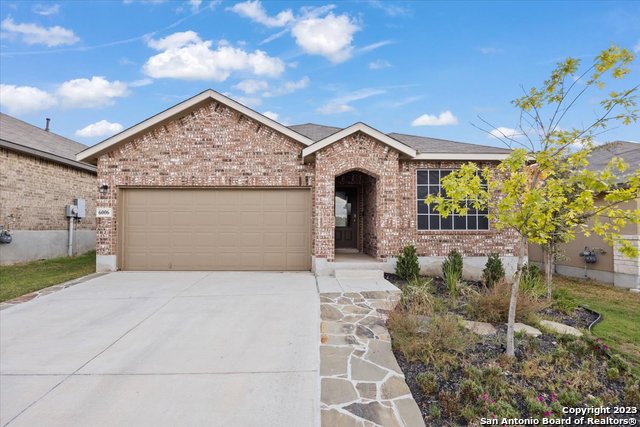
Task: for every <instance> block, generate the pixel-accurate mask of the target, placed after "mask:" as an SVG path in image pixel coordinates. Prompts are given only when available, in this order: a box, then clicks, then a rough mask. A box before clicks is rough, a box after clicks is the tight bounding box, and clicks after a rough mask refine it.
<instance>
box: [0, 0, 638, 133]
mask: <svg viewBox="0 0 640 427" xmlns="http://www.w3.org/2000/svg"><path fill="white" fill-rule="evenodd" d="M0 5H1V11H0V21H1V23H0V37H1V38H0V80H1V83H2V92H1V94H0V109H1V110H2V111H3V112H5V113H8V114H11V115H14V116H17V117H18V118H20V119H23V120H25V121H27V122H30V123H33V124H36V125H43V124H44V121H45V120H44V119H45V117H51V118H52V130H53V131H55V132H56V133H59V134H61V135H64V136H67V137H69V138H72V139H75V140H77V141H80V142H82V143H85V144H87V145H92V144H94V143H96V142H98V141H100V140H102V139H104V138H106V137H108V136H109V135H111V134H113V133H115V132H117V131H119V130H121V129H123V128H127V127H129V126H132V125H134V124H136V123H138V122H140V121H142V120H144V119H146V118H148V117H149V116H151V115H153V114H156V113H158V112H160V111H162V110H164V109H166V108H168V107H170V106H172V105H174V104H176V103H178V102H180V101H182V100H184V99H187V98H189V97H191V96H193V95H195V94H197V93H199V92H201V91H203V90H205V89H207V88H212V89H214V90H217V91H219V92H221V93H224V94H226V95H228V96H231V97H233V98H235V99H236V100H238V101H240V102H242V103H245V104H246V105H248V106H250V107H252V108H254V109H255V110H257V111H259V112H261V113H266V114H268V115H269V116H271V117H272V118H276V119H277V120H279V121H281V122H283V123H285V124H299V123H307V122H315V123H321V124H327V125H333V126H347V125H350V124H352V123H354V122H357V121H363V122H365V123H367V124H369V125H371V126H373V127H376V128H378V129H380V130H382V131H385V132H402V133H409V134H417V135H426V136H432V137H440V138H447V139H454V140H461V141H466V142H472V143H478V144H488V145H500V144H501V143H500V142H499V141H497V140H496V139H493V138H491V137H490V136H489V135H487V134H486V133H484V132H482V131H480V130H478V129H477V128H475V127H474V126H473V125H472V124H477V125H480V124H481V120H480V119H479V117H478V116H481V117H482V118H483V119H485V120H487V121H489V122H491V123H492V124H493V125H494V126H496V127H503V128H505V130H508V129H511V128H514V127H515V126H516V124H517V120H518V114H517V112H516V110H515V109H514V108H513V107H512V106H511V104H510V101H511V100H512V99H514V98H515V97H517V96H519V95H520V94H521V87H522V86H524V87H527V88H528V87H531V86H534V85H535V86H537V85H539V84H540V83H541V82H542V81H543V80H544V79H545V78H546V77H548V76H549V74H550V72H551V70H552V69H553V67H554V65H555V63H556V62H557V61H559V60H561V59H562V58H565V57H567V56H574V57H578V58H581V59H583V60H584V61H585V63H590V62H591V60H592V59H593V57H594V56H595V55H596V54H597V53H598V52H599V51H601V50H602V49H604V48H607V47H608V46H609V45H611V44H612V43H615V44H618V45H620V46H622V47H626V48H628V49H630V50H632V51H635V53H636V54H637V53H639V52H640V25H638V22H640V2H595V1H592V2H386V1H384V2H383V1H364V0H363V1H350V2H347V1H340V2H335V3H324V2H317V1H309V2H298V1H296V2H291V1H290V2H275V1H274V2H267V1H263V2H260V1H246V2H230V1H209V0H201V1H199V0H190V1H186V0H185V1H177V0H176V1H162V0H148V1H135V0H125V1H100V2H94V1H89V0H86V1H70V2H64V1H58V2H55V1H51V2H29V1H7V0H2V1H1V2H0ZM632 73H633V79H635V81H632V80H633V79H628V81H627V82H625V84H624V87H629V86H631V84H632V83H634V84H638V83H639V82H638V80H639V79H640V77H639V76H640V60H636V61H635V62H634V63H633V65H632ZM611 87H612V88H618V87H621V86H619V85H618V84H615V85H614V86H611ZM602 96H603V94H602V93H598V92H593V93H590V94H589V95H588V96H586V97H585V98H584V100H583V102H582V103H581V104H580V105H579V107H578V108H577V109H576V110H575V112H574V114H573V115H572V116H571V117H569V120H568V121H567V122H566V123H563V124H562V125H563V127H565V128H568V127H571V126H580V125H581V124H584V123H587V122H588V120H589V119H590V118H592V117H593V116H594V114H595V112H597V110H598V100H599V99H602ZM601 138H602V139H603V140H615V139H626V140H633V141H639V140H640V124H634V125H632V126H626V127H618V128H615V129H612V130H611V131H609V132H608V133H607V134H605V135H602V136H601Z"/></svg>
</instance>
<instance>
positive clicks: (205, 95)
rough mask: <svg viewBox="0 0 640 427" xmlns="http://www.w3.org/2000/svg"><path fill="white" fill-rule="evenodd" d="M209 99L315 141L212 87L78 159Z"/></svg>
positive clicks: (301, 139) (308, 142) (300, 139)
mask: <svg viewBox="0 0 640 427" xmlns="http://www.w3.org/2000/svg"><path fill="white" fill-rule="evenodd" d="M207 99H212V100H215V101H218V102H220V103H221V104H225V105H226V106H228V107H231V108H233V109H234V110H237V111H239V112H240V113H241V114H244V115H245V116H247V117H250V118H251V119H253V120H255V121H257V122H259V123H262V124H264V125H265V126H268V127H270V128H272V129H274V130H276V131H278V132H280V133H282V134H284V135H286V136H288V137H289V138H292V139H294V140H296V141H298V142H300V143H302V144H304V145H307V146H309V145H311V144H313V141H312V140H311V139H309V138H307V137H306V136H304V135H301V134H299V133H298V132H296V131H294V130H291V129H289V128H288V127H286V126H284V125H282V124H280V123H278V122H276V121H275V120H272V119H270V118H268V117H266V116H263V115H262V114H260V113H258V112H256V111H254V110H252V109H250V108H248V107H245V106H244V105H242V104H240V103H238V102H236V101H234V100H233V99H231V98H227V97H226V96H224V95H222V94H220V93H218V92H216V91H214V90H212V89H208V90H206V91H204V92H202V93H200V94H198V95H196V96H194V97H192V98H189V99H187V100H186V101H183V102H181V103H179V104H177V105H174V106H173V107H171V108H169V109H167V110H165V111H163V112H161V113H159V114H156V115H155V116H152V117H150V118H148V119H147V120H144V121H142V122H140V123H138V124H137V125H134V126H132V127H130V128H128V129H126V130H124V131H122V132H120V133H119V134H117V135H114V136H112V137H110V138H107V139H105V140H104V141H102V142H100V143H98V144H96V145H94V146H93V147H90V148H87V149H86V150H84V151H81V152H80V153H78V154H77V155H76V160H78V161H80V162H82V161H84V162H86V161H89V160H92V159H95V158H97V157H98V156H99V155H101V154H102V153H104V152H106V151H108V150H109V148H110V147H112V146H113V145H115V144H118V143H119V142H122V141H124V140H126V139H127V138H130V137H132V136H134V135H136V134H138V133H140V132H143V131H144V130H146V129H147V128H149V127H152V126H154V125H156V124H158V123H161V122H163V121H165V120H167V119H169V118H171V117H173V116H174V115H177V114H179V113H180V112H182V111H184V110H187V109H189V108H191V107H193V106H195V105H197V104H199V103H201V102H203V101H206V100H207Z"/></svg>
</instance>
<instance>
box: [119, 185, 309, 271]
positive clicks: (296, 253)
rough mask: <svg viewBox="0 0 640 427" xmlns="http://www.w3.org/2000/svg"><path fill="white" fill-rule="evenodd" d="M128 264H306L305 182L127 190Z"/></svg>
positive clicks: (142, 266) (289, 267)
mask: <svg viewBox="0 0 640 427" xmlns="http://www.w3.org/2000/svg"><path fill="white" fill-rule="evenodd" d="M123 200H124V208H123V209H124V211H123V215H124V216H123V218H124V221H123V224H122V239H123V261H122V265H121V267H122V268H123V269H129V270H169V269H174V270H189V269H193V270H308V269H309V267H310V260H311V253H310V252H311V251H310V218H311V212H310V193H309V191H308V190H304V189H203V190H195V189H125V190H124V197H123Z"/></svg>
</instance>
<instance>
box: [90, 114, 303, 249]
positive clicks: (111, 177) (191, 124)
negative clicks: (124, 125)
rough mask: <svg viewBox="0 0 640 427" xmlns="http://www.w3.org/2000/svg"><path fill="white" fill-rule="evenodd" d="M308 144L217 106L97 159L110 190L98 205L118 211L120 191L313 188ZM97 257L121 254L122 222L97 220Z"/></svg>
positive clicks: (158, 128) (169, 125)
mask: <svg viewBox="0 0 640 427" xmlns="http://www.w3.org/2000/svg"><path fill="white" fill-rule="evenodd" d="M302 148H303V145H302V144H300V143H299V142H296V141H294V140H292V139H291V138H289V137H286V136H284V135H282V134H280V133H278V132H276V131H274V130H272V129H270V128H268V127H266V126H264V125H261V124H259V123H258V122H256V121H254V120H251V119H249V118H247V117H246V116H244V115H241V114H239V113H238V112H236V111H235V110H233V109H230V108H228V107H226V106H223V105H221V104H216V103H214V102H212V103H208V104H207V105H205V106H203V107H201V108H198V109H196V110H194V111H193V112H191V113H189V114H187V115H186V116H184V117H182V118H180V119H176V120H173V121H170V122H168V123H167V124H166V125H164V126H160V127H157V128H155V129H153V130H151V131H150V132H147V133H145V134H143V135H141V136H139V137H137V138H135V139H134V140H132V141H130V142H128V143H126V144H125V145H123V146H121V147H119V148H117V149H115V150H114V151H112V152H110V153H109V154H106V155H103V156H101V157H100V158H99V160H98V182H99V183H100V184H103V183H104V184H107V185H109V189H110V191H109V192H108V193H107V194H105V195H101V196H100V198H99V199H98V206H100V207H113V208H114V213H115V212H116V208H117V197H118V191H117V189H118V188H121V187H126V186H139V187H145V186H160V187H265V186H266V187H310V186H311V185H312V180H313V166H311V165H305V164H303V162H302V160H301V158H300V152H301V150H302ZM96 247H97V253H98V255H112V254H116V253H117V249H116V248H117V218H116V216H115V215H114V217H113V218H98V227H97V233H96Z"/></svg>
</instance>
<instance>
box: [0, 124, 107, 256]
mask: <svg viewBox="0 0 640 427" xmlns="http://www.w3.org/2000/svg"><path fill="white" fill-rule="evenodd" d="M47 126H48V125H47ZM86 148H87V147H86V146H85V145H82V144H80V143H78V142H75V141H72V140H70V139H67V138H64V137H62V136H60V135H56V134H55V133H53V132H49V131H48V130H45V129H41V128H38V127H35V126H32V125H30V124H28V123H25V122H23V121H21V120H18V119H16V118H14V117H11V116H8V115H6V114H2V113H0V225H2V227H3V228H4V229H5V230H10V233H11V237H12V241H11V243H9V244H0V264H13V263H16V262H22V261H30V260H36V259H44V258H52V257H57V256H64V255H67V253H68V220H67V217H66V214H65V206H66V205H69V204H71V203H72V202H73V200H74V199H75V198H84V199H85V200H86V202H87V217H86V218H84V219H83V220H82V221H80V222H79V223H76V230H75V233H74V239H73V240H74V242H73V243H74V253H76V254H79V253H82V252H86V251H89V250H92V249H93V248H94V247H95V195H96V194H97V193H98V188H97V185H96V168H95V166H93V165H89V164H87V163H82V162H78V161H77V160H76V158H75V156H76V154H77V153H78V152H80V151H82V150H84V149H86Z"/></svg>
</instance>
